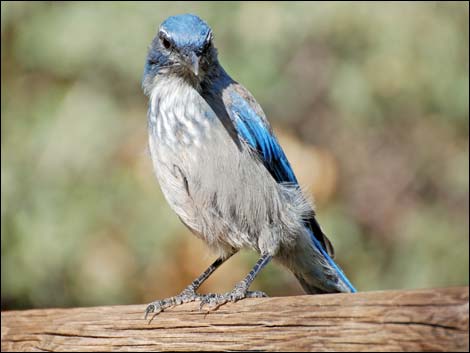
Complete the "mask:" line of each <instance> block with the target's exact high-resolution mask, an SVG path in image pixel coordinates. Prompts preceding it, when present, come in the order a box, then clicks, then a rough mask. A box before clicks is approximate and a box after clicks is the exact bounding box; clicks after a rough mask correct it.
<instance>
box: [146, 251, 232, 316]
mask: <svg viewBox="0 0 470 353" xmlns="http://www.w3.org/2000/svg"><path fill="white" fill-rule="evenodd" d="M232 255H233V254H230V255H229V256H228V257H219V258H218V259H217V260H215V261H214V263H213V264H212V265H210V266H209V267H208V268H207V270H205V271H204V273H202V274H201V275H200V276H199V277H198V278H196V279H195V280H194V281H192V283H191V284H190V285H189V286H187V287H186V288H185V289H184V290H183V291H182V292H181V293H180V294H178V295H176V296H174V297H170V298H166V299H162V300H156V301H154V302H152V303H150V304H149V305H147V309H145V319H146V318H147V316H148V314H150V313H155V315H157V314H158V313H160V312H162V311H163V310H165V309H168V308H171V307H173V306H177V305H181V304H183V303H189V302H193V301H196V300H201V298H202V296H201V295H200V294H197V293H196V290H197V289H198V288H199V287H200V286H201V285H202V284H203V283H204V281H205V280H206V279H208V278H209V276H210V275H211V274H212V273H213V272H214V271H215V270H216V269H217V268H218V267H219V266H220V265H222V264H223V263H224V262H225V261H226V260H227V259H229V258H230V256H232Z"/></svg>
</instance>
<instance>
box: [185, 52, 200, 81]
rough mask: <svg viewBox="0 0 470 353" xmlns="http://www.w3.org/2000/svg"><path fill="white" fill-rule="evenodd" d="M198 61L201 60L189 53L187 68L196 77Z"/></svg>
mask: <svg viewBox="0 0 470 353" xmlns="http://www.w3.org/2000/svg"><path fill="white" fill-rule="evenodd" d="M200 59H201V58H200V57H199V56H197V55H196V54H195V53H194V52H191V53H190V54H189V56H188V64H189V67H190V68H191V71H192V72H193V73H194V75H196V76H198V75H199V61H200Z"/></svg>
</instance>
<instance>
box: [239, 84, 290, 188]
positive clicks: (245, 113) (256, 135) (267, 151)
mask: <svg viewBox="0 0 470 353" xmlns="http://www.w3.org/2000/svg"><path fill="white" fill-rule="evenodd" d="M230 98H231V106H230V108H231V112H232V114H233V115H234V116H233V118H234V123H235V126H236V128H237V130H238V133H239V134H240V136H241V137H242V138H243V139H244V140H245V141H246V142H247V143H248V144H249V145H250V146H251V147H252V148H253V149H254V150H256V151H258V153H259V156H260V158H261V160H262V162H263V164H264V165H265V167H266V169H267V170H268V171H269V173H270V174H271V175H272V176H273V178H274V179H275V180H276V181H277V182H278V183H284V182H287V183H293V184H298V183H297V179H296V177H295V175H294V171H293V170H292V167H291V166H290V164H289V161H288V160H287V157H286V155H285V154H284V151H283V150H282V148H281V146H280V145H279V142H278V141H277V139H276V137H275V136H274V135H273V134H272V132H271V131H270V129H269V127H268V126H267V125H266V124H265V122H264V121H263V119H262V118H261V117H260V116H259V115H258V114H257V113H256V112H255V111H254V109H253V108H252V107H251V106H250V105H249V103H248V102H247V101H246V100H245V99H244V98H243V97H241V96H240V95H239V94H238V93H236V92H231V94H230Z"/></svg>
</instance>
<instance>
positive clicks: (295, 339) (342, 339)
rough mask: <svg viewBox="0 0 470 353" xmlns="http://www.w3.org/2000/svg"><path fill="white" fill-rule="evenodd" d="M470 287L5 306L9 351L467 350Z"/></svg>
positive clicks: (6, 348) (5, 348)
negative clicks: (201, 303) (207, 301)
mask: <svg viewBox="0 0 470 353" xmlns="http://www.w3.org/2000/svg"><path fill="white" fill-rule="evenodd" d="M468 299H469V288H468V287H459V288H443V289H425V290H410V291H380V292H364V293H357V294H331V295H316V296H298V297H277V298H262V299H246V300H243V301H241V302H238V303H235V304H227V305H225V306H222V307H220V308H219V309H218V310H216V311H212V312H210V313H208V314H207V313H206V312H201V311H199V310H198V304H197V303H191V304H186V305H183V306H180V307H177V308H174V309H171V310H168V311H166V312H164V313H161V314H160V315H158V316H156V317H155V318H154V320H153V321H152V322H150V323H149V321H148V320H144V319H143V312H144V309H145V305H129V306H107V307H93V308H73V309H42V310H25V311H6V312H2V320H1V322H2V334H1V339H2V343H1V348H2V351H168V350H171V351H182V350H184V351H186V350H188V351H195V350H207V351H222V350H232V351H233V350H256V351H259V350H269V351H468V349H469V343H468V339H469V335H468V309H469V306H468Z"/></svg>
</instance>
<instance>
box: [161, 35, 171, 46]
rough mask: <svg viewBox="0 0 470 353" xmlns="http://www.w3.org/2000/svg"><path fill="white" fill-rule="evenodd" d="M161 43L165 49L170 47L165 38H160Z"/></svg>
mask: <svg viewBox="0 0 470 353" xmlns="http://www.w3.org/2000/svg"><path fill="white" fill-rule="evenodd" d="M162 44H163V46H164V47H165V49H170V47H171V43H170V41H169V40H168V39H166V38H162Z"/></svg>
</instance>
